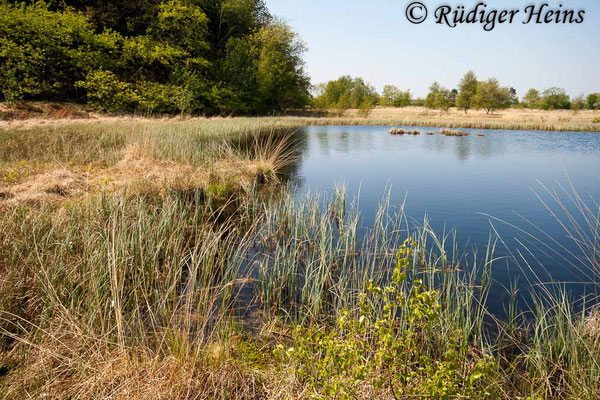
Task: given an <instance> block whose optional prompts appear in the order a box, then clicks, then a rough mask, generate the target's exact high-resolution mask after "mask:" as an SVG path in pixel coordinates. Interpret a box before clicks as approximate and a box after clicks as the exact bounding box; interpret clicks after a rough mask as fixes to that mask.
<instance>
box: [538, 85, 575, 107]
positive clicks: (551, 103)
mask: <svg viewBox="0 0 600 400" xmlns="http://www.w3.org/2000/svg"><path fill="white" fill-rule="evenodd" d="M541 107H542V108H543V109H544V110H568V109H569V108H571V100H570V99H569V96H568V95H567V93H566V92H565V90H564V89H560V88H557V87H552V88H550V89H546V90H544V93H542V100H541Z"/></svg>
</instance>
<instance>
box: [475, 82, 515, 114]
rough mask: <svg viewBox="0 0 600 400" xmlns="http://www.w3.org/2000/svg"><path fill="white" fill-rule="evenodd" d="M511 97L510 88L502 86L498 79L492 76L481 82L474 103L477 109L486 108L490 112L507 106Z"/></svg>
mask: <svg viewBox="0 0 600 400" xmlns="http://www.w3.org/2000/svg"><path fill="white" fill-rule="evenodd" d="M510 98H511V95H510V89H509V88H506V87H501V86H500V83H499V82H498V80H497V79H495V78H491V79H488V80H487V81H483V82H480V83H479V85H478V86H477V93H476V94H475V97H473V105H474V106H475V108H477V109H485V110H486V112H487V113H488V114H489V113H493V112H494V111H495V110H500V109H503V108H507V107H508V106H509V105H510Z"/></svg>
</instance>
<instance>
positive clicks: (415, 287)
mask: <svg viewBox="0 0 600 400" xmlns="http://www.w3.org/2000/svg"><path fill="white" fill-rule="evenodd" d="M415 246H416V243H415V242H414V240H412V239H408V240H407V241H406V242H405V243H404V245H403V246H402V247H401V249H400V250H399V251H398V254H397V263H396V266H395V267H394V269H393V273H392V276H391V278H390V281H389V283H388V284H387V286H385V287H383V288H382V287H377V286H374V285H373V283H372V281H371V282H370V283H369V284H368V287H367V288H366V290H365V291H364V292H363V293H362V294H361V295H360V302H359V306H358V314H356V313H351V312H349V311H341V312H340V314H339V315H338V317H337V319H336V321H335V324H334V326H333V327H332V328H329V329H324V328H323V327H321V326H317V327H312V328H304V327H298V328H297V329H296V334H295V345H294V347H291V348H289V349H287V350H284V347H283V346H280V347H279V348H278V351H279V353H280V355H282V356H283V357H286V358H288V359H289V360H290V361H291V362H292V363H293V365H294V366H295V372H296V375H297V377H298V378H299V379H300V381H301V382H304V383H308V384H309V385H310V387H311V388H312V390H313V392H314V397H317V398H342V399H350V398H355V397H357V394H358V393H360V392H361V391H362V390H365V388H372V389H374V390H383V391H390V392H391V394H392V395H393V397H394V398H404V397H412V396H418V397H428V398H438V399H450V398H456V397H467V398H473V399H483V398H489V397H490V396H491V395H492V394H491V393H490V390H492V382H491V372H492V371H493V369H494V368H495V364H494V363H493V362H492V361H490V359H488V358H486V357H480V358H478V359H471V358H470V357H469V355H468V354H467V348H468V347H467V346H465V344H464V343H463V342H462V339H461V337H460V335H459V334H458V333H456V334H454V333H452V332H449V333H448V334H446V335H441V329H440V327H441V323H442V309H441V305H440V302H439V297H440V293H438V292H437V291H436V290H428V289H427V288H426V287H425V285H424V284H423V282H422V281H421V280H420V279H419V278H418V275H417V274H415V273H412V272H411V257H412V255H413V253H414V251H415ZM363 394H364V392H363Z"/></svg>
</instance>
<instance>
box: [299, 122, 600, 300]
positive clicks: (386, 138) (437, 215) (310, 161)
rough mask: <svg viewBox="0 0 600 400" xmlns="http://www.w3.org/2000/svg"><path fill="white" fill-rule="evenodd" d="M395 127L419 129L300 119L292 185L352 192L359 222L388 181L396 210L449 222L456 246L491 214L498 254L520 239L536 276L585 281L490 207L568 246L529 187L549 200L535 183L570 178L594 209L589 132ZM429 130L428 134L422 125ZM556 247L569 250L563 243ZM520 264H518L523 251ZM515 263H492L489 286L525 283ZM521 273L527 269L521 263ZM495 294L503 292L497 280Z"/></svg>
mask: <svg viewBox="0 0 600 400" xmlns="http://www.w3.org/2000/svg"><path fill="white" fill-rule="evenodd" d="M403 128H405V129H411V130H412V129H416V130H419V131H421V135H418V136H412V135H390V134H389V133H388V130H389V128H388V127H368V126H356V127H354V126H343V127H339V126H330V127H309V128H304V129H301V130H300V131H299V132H298V133H297V138H298V143H299V144H298V145H299V147H300V157H299V160H298V162H297V163H296V164H294V165H293V166H292V167H291V168H290V172H289V178H290V181H291V182H292V186H293V187H295V191H296V193H297V195H298V196H299V197H301V196H303V195H304V194H305V193H307V192H309V191H311V192H315V191H316V192H325V193H331V192H332V191H333V190H334V187H335V185H345V186H346V188H347V192H348V197H350V198H351V197H354V196H356V195H357V194H359V193H360V202H359V207H360V211H361V213H362V216H363V224H365V225H367V226H368V225H369V224H371V223H372V221H373V219H374V216H375V213H376V211H377V208H378V205H379V204H380V202H381V199H382V197H383V196H384V195H385V193H386V191H387V189H388V188H391V203H392V205H400V204H402V203H404V202H405V201H406V205H405V208H404V209H405V212H406V216H407V217H408V218H409V219H411V220H413V221H414V222H415V224H416V225H419V224H421V225H422V223H423V220H424V218H425V217H426V218H427V219H428V221H429V223H430V225H431V226H432V227H433V228H434V230H436V231H437V232H439V233H442V232H443V231H446V232H448V231H449V230H451V229H456V234H457V241H458V243H459V245H460V247H461V248H462V249H463V250H467V251H472V250H474V249H478V250H479V252H480V254H481V252H484V249H485V247H486V245H487V243H488V239H489V237H490V232H491V230H492V224H493V225H494V227H495V228H496V229H497V231H498V232H499V233H500V235H501V237H502V240H503V241H504V242H505V243H506V246H503V245H502V244H501V245H499V247H498V249H497V251H496V255H497V256H498V257H506V256H508V255H509V254H510V252H512V253H513V255H514V254H517V251H518V250H520V251H521V252H522V253H523V254H524V253H527V251H526V250H525V249H524V247H523V245H525V246H526V247H527V248H528V249H529V253H530V254H527V255H526V256H524V258H526V259H527V260H528V261H529V262H531V266H532V268H533V269H534V270H535V271H536V273H539V274H540V275H539V277H538V278H537V281H540V280H541V281H548V280H554V281H561V282H570V283H569V284H568V286H569V289H570V290H571V291H572V292H574V293H575V294H581V293H583V291H584V290H587V291H589V290H590V286H589V285H588V286H586V285H582V282H587V281H589V276H588V277H585V276H583V275H582V274H581V273H576V271H574V268H572V267H571V266H569V265H568V263H566V262H565V260H561V259H560V257H557V255H556V254H549V252H548V251H547V249H546V250H544V249H543V246H540V245H539V243H536V241H535V240H532V239H531V237H528V236H527V235H526V234H523V233H522V232H521V233H520V232H519V231H518V230H516V229H515V228H510V227H509V226H508V225H507V224H505V223H501V222H498V221H494V220H493V219H492V218H491V217H493V218H497V219H499V220H502V221H506V222H507V223H510V224H513V225H515V226H517V227H518V228H522V229H524V230H526V231H527V232H530V233H532V234H534V236H535V237H538V238H540V239H544V242H546V243H548V241H549V239H548V238H544V233H545V234H548V235H549V236H551V237H552V238H553V239H556V240H557V241H558V242H559V243H560V244H563V245H565V246H566V248H567V250H571V251H573V252H576V249H575V247H574V246H573V243H572V241H570V239H569V238H568V237H566V235H565V232H564V230H563V229H561V227H560V225H559V224H558V223H557V221H556V218H554V217H553V216H552V215H551V214H550V213H549V212H548V211H547V210H546V209H545V208H544V206H543V204H542V202H541V200H540V199H539V198H538V197H537V196H536V193H537V194H538V195H539V196H540V197H541V198H542V199H544V200H550V199H549V196H548V194H547V193H546V192H545V189H544V186H545V187H546V188H547V189H550V190H561V189H560V188H561V186H562V187H564V188H567V190H569V189H568V187H569V184H570V183H572V184H573V186H574V187H575V188H576V189H577V191H578V192H579V194H580V195H581V196H582V197H584V198H586V199H588V200H589V202H588V204H590V205H591V207H596V211H597V210H598V208H597V207H598V206H597V205H595V204H594V201H595V200H600V134H599V133H594V132H542V131H500V130H476V129H461V130H464V131H467V132H469V133H471V135H470V136H465V137H446V136H443V135H440V134H439V133H438V132H439V128H413V127H403ZM431 131H432V132H434V135H427V134H426V133H427V132H431ZM480 135H484V136H480ZM563 197H564V196H563ZM566 201H567V202H568V200H566ZM586 201H587V200H586ZM553 207H554V206H553ZM554 208H555V209H557V210H558V208H557V207H554ZM490 216H491V217H490ZM532 224H535V226H536V227H534V226H533V225H532ZM596 228H597V227H596ZM538 229H541V230H543V232H544V233H541V231H540V230H538ZM552 247H553V248H555V249H556V248H557V246H552ZM509 250H510V252H509ZM559 253H561V255H562V256H565V257H571V255H569V254H567V253H568V251H565V250H560V251H559ZM520 264H521V268H523V267H524V265H523V264H524V261H523V260H520ZM526 269H527V268H526ZM544 269H546V270H547V271H548V272H549V274H546V273H544V272H543V271H544ZM519 271H520V269H519V267H518V266H516V265H515V261H514V260H509V258H508V257H507V258H503V259H502V260H500V261H498V262H497V263H496V264H495V265H494V271H493V276H494V278H495V279H496V281H497V285H498V286H501V285H504V286H508V285H510V284H511V283H514V282H515V280H516V281H517V285H518V286H519V287H520V288H521V289H522V290H523V289H525V290H526V289H527V288H528V287H529V286H531V279H529V280H528V279H526V278H532V276H524V275H522V274H523V273H522V272H519ZM527 274H529V275H532V273H531V271H529V272H527ZM527 274H526V275H527ZM496 295H497V296H500V297H502V296H506V294H503V291H500V290H496Z"/></svg>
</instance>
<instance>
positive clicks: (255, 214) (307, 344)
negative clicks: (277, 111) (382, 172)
mask: <svg viewBox="0 0 600 400" xmlns="http://www.w3.org/2000/svg"><path fill="white" fill-rule="evenodd" d="M289 123H290V122H289V121H288V120H279V119H271V120H268V121H265V120H255V119H240V120H236V119H234V120H221V119H219V120H202V121H156V124H155V125H153V126H149V125H148V123H147V122H141V121H137V120H133V121H130V122H129V123H125V122H124V121H119V122H115V121H113V122H108V123H107V122H105V123H99V124H89V125H85V124H79V123H78V124H75V125H69V124H67V125H59V126H53V127H52V128H41V129H35V130H34V129H29V130H23V131H19V132H15V131H0V137H1V138H3V139H6V138H8V139H10V140H2V141H0V157H1V161H2V163H4V164H2V165H3V167H4V165H7V166H18V165H19V162H20V161H21V160H25V161H24V162H26V163H27V165H31V163H33V165H36V168H37V166H38V165H40V166H41V167H44V166H46V165H47V166H48V167H49V168H52V169H51V171H54V170H56V168H57V167H58V166H60V165H62V164H63V163H66V164H68V165H67V167H68V170H69V171H70V170H77V171H81V170H85V171H88V172H86V173H87V174H98V173H99V171H101V172H102V173H103V174H101V175H100V177H101V178H102V182H101V183H98V186H99V188H98V187H97V188H96V190H93V191H87V192H86V195H85V196H80V197H74V196H69V195H68V193H67V192H69V191H71V190H73V189H72V188H71V186H59V187H58V189H61V190H62V191H64V192H65V193H67V196H60V195H59V194H57V193H55V194H53V196H57V197H60V199H61V200H60V202H58V203H57V204H55V203H51V202H45V201H42V202H39V203H36V204H28V203H25V204H24V203H19V204H16V205H11V206H9V207H3V208H1V209H0V227H1V228H0V229H1V230H2V233H3V234H2V235H0V395H1V397H5V398H23V397H34V398H36V397H43V396H45V397H49V398H89V397H94V398H109V397H112V398H115V397H117V398H118V397H121V398H131V397H138V398H156V397H161V398H185V397H186V396H187V397H197V398H217V397H219V398H220V397H228V398H310V397H313V398H332V397H337V398H344V397H346V398H348V397H349V398H365V399H367V398H368V399H371V398H393V397H394V396H396V397H397V398H403V397H404V398H410V397H411V396H413V397H414V395H427V396H429V397H433V398H444V397H448V398H449V397H452V396H454V397H467V398H480V399H483V398H501V399H513V398H526V397H530V398H532V399H537V398H565V399H587V398H598V397H599V395H600V384H599V382H600V379H599V378H600V375H599V374H600V373H599V372H598V371H600V368H598V359H600V356H599V355H600V336H599V334H598V329H597V327H598V323H599V322H598V319H599V317H598V315H599V313H598V311H597V309H596V308H593V309H590V308H588V307H585V306H584V307H583V310H576V308H575V305H574V302H573V301H572V299H571V298H570V297H569V296H568V295H567V294H566V293H564V292H561V291H560V290H556V291H555V290H549V289H548V290H542V291H540V292H538V293H537V294H536V295H535V296H533V297H534V301H533V303H532V306H531V309H528V310H525V312H526V313H527V315H525V312H523V313H521V312H520V311H517V310H516V309H515V308H514V307H513V306H511V305H510V304H509V305H508V308H509V312H507V316H506V317H505V318H499V317H498V316H497V315H492V314H491V313H490V312H489V311H488V309H487V306H486V304H487V303H488V296H489V295H488V293H489V288H490V285H491V278H492V277H491V271H492V269H493V267H494V265H496V262H497V261H498V260H497V258H496V257H495V256H494V253H495V244H496V240H497V239H496V238H495V237H494V236H492V237H490V241H489V245H488V248H487V251H486V253H485V254H483V256H482V255H477V254H470V253H469V254H458V253H457V252H456V251H454V250H453V249H455V248H456V243H454V239H453V236H452V235H451V234H450V235H448V234H445V235H441V236H439V235H436V233H435V232H433V231H432V229H431V228H430V226H429V224H428V222H427V221H426V220H425V221H423V223H422V224H421V225H417V224H413V223H408V218H407V217H406V216H405V215H404V214H403V213H402V212H397V211H395V210H392V209H390V205H389V200H386V199H384V200H383V201H382V203H381V207H380V209H379V211H378V212H377V213H376V218H375V220H374V221H372V224H371V225H369V226H364V225H363V224H364V222H363V217H362V215H361V213H360V211H359V210H358V208H357V206H356V204H357V203H356V201H355V200H356V199H348V198H347V196H346V193H345V191H344V190H343V189H338V190H336V191H335V193H334V194H333V195H332V196H331V197H322V195H315V194H308V195H306V196H305V197H300V198H298V197H296V196H295V195H293V194H292V193H290V192H288V191H287V190H285V188H281V190H280V191H274V192H272V193H260V195H259V192H258V188H259V185H257V184H256V180H257V179H258V178H257V177H258V176H260V175H257V173H258V172H257V171H258V170H260V171H263V173H267V172H268V170H267V172H264V170H265V165H263V163H269V164H271V165H280V166H282V165H285V161H286V160H289V159H290V158H289V157H293V154H292V153H288V152H287V150H288V148H287V146H286V145H280V142H279V141H278V139H277V138H283V137H285V132H286V131H284V132H283V134H282V135H279V130H277V129H275V128H282V127H284V128H289V125H288V124H289ZM188 124H189V125H188ZM270 124H271V125H270ZM272 124H274V125H272ZM82 127H85V128H82ZM287 132H289V130H288V131H287ZM257 134H261V135H262V136H258V137H257V136H256V135H257ZM271 134H274V135H275V136H271V137H270V138H269V135H271ZM53 135H57V137H55V136H53ZM288 140H293V135H292V139H288ZM31 143H37V144H41V143H46V149H40V148H38V147H30V146H29V144H31ZM86 148H88V149H89V148H93V149H97V150H98V151H97V152H95V153H93V152H86V151H84V150H85V149H86ZM48 153H52V154H48ZM273 153H277V154H279V156H278V157H275V156H273ZM272 157H275V158H274V159H273V158H272ZM248 162H253V163H254V164H252V168H251V169H250V170H249V171H250V172H249V173H250V178H251V179H249V180H247V181H243V179H241V177H240V176H239V172H237V173H236V172H235V171H239V170H240V169H241V168H242V167H243V166H248ZM278 163H279V164H278ZM153 165H154V166H155V167H156V169H158V170H161V169H163V170H164V172H165V174H163V175H160V176H159V179H163V178H165V179H164V182H165V185H163V186H161V185H155V184H150V183H149V182H150V180H149V176H146V177H145V179H139V180H138V181H137V185H138V189H139V190H136V191H133V190H130V191H119V190H109V189H110V185H111V184H113V183H114V182H115V181H117V180H118V178H119V176H118V174H117V172H118V173H123V171H124V170H128V171H144V172H145V175H151V173H153V172H152V171H154V169H153V167H152V166H153ZM65 168H66V167H65ZM253 168H256V169H253ZM275 169H276V168H275ZM196 170H200V171H199V172H198V175H193V178H194V179H191V181H179V180H176V179H173V180H169V179H166V178H167V177H168V176H169V175H168V174H166V173H167V172H172V173H174V175H175V176H178V177H179V176H180V175H181V174H179V172H182V174H183V175H189V173H190V171H196ZM252 171H254V172H253V173H252ZM107 172H112V173H113V174H114V175H107ZM175 172H177V173H175ZM71 173H72V174H74V175H69V176H71V178H73V177H74V176H75V177H79V175H78V174H75V173H74V172H71ZM244 174H245V173H244ZM275 174H276V171H275ZM63 175H64V177H67V175H68V174H66V173H65V174H63ZM63 175H61V174H59V175H57V176H58V177H59V178H60V179H63V178H62V177H63ZM201 177H205V178H206V181H203V180H201V179H200V178H201ZM196 178H197V179H196ZM11 179H12V178H11ZM19 179H20V180H22V181H24V182H27V180H28V179H29V176H26V175H24V176H22V177H19ZM57 179H58V178H57ZM271 179H274V178H271ZM240 181H243V182H244V183H243V184H240ZM77 182H79V181H77ZM63 183H64V182H63ZM18 184H19V182H16V181H15V185H13V186H16V185H18ZM44 188H46V187H45V186H44ZM58 189H56V190H55V191H56V192H60V190H58ZM552 198H553V199H555V200H556V201H557V202H559V207H558V210H560V209H562V208H563V207H561V206H560V200H561V199H560V198H558V197H552ZM567 199H568V200H569V202H573V203H575V204H576V206H577V208H576V210H577V211H579V212H580V213H583V214H582V215H580V216H577V215H573V214H565V215H564V216H562V218H563V219H562V220H561V221H562V222H561V225H562V226H563V227H564V228H565V234H566V236H568V237H572V238H573V239H574V243H575V246H574V247H573V248H572V249H571V251H575V250H578V251H579V252H580V253H581V255H580V256H579V257H580V258H578V261H579V262H581V263H582V264H585V265H591V266H595V268H596V271H600V269H598V260H599V259H600V257H599V256H598V246H597V243H598V238H597V232H598V226H599V225H598V213H597V211H598V209H597V205H596V206H595V207H594V206H586V204H588V203H585V202H584V200H583V199H582V198H581V197H579V196H578V195H572V196H571V197H570V198H567ZM0 201H2V199H0ZM546 207H547V208H548V210H549V211H550V212H554V213H556V212H557V211H556V210H557V208H556V207H555V205H552V204H546ZM564 209H565V210H567V209H568V208H566V207H565V208H564ZM580 220H583V221H584V222H585V225H582V224H578V223H577V221H580ZM553 246H556V243H552V242H550V243H549V244H548V247H547V250H548V253H550V254H553V253H552V248H553ZM594 263H595V264H594ZM597 276H599V275H590V280H594V279H595V278H597ZM595 281H596V282H597V281H598V279H595ZM513 294H514V293H510V292H509V293H507V297H508V298H512V297H511V296H512V295H513ZM494 301H496V299H494ZM511 307H513V308H511Z"/></svg>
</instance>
